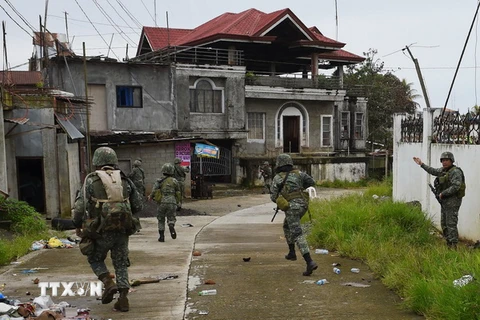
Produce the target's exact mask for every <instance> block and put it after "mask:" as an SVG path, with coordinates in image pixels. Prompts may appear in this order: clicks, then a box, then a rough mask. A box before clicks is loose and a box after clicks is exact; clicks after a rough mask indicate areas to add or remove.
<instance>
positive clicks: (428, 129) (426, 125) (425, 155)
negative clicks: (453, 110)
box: [420, 109, 435, 210]
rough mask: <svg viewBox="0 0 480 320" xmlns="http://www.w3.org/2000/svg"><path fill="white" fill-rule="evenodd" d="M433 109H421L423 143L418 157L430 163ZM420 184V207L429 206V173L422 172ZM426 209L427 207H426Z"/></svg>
mask: <svg viewBox="0 0 480 320" xmlns="http://www.w3.org/2000/svg"><path fill="white" fill-rule="evenodd" d="M434 112H435V110H432V109H423V137H422V139H423V143H422V155H421V157H420V159H422V161H423V162H425V163H426V164H428V165H429V166H431V165H432V133H433V113H434ZM420 179H421V184H422V194H423V197H422V198H423V199H425V203H424V204H423V203H422V208H430V199H431V196H430V193H431V191H430V187H428V183H429V182H430V175H429V174H422V175H421V176H420ZM427 210H428V209H427Z"/></svg>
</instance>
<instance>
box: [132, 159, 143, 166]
mask: <svg viewBox="0 0 480 320" xmlns="http://www.w3.org/2000/svg"><path fill="white" fill-rule="evenodd" d="M133 165H134V166H135V167H139V166H141V165H142V160H140V159H137V160H135V161H133Z"/></svg>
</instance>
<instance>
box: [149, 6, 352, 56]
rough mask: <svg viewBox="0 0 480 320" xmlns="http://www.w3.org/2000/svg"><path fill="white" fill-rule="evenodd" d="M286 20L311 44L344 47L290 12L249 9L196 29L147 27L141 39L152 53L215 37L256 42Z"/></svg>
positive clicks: (229, 14)
mask: <svg viewBox="0 0 480 320" xmlns="http://www.w3.org/2000/svg"><path fill="white" fill-rule="evenodd" d="M286 16H288V17H290V18H291V19H293V21H295V23H296V24H297V25H298V27H299V28H301V30H302V31H303V32H304V33H305V34H307V35H308V36H309V37H311V38H312V40H311V41H315V42H321V43H324V44H328V45H330V46H333V47H339V48H341V47H343V46H344V45H345V44H344V43H342V42H338V41H335V40H333V39H330V38H327V37H325V36H323V35H322V34H321V33H320V32H315V30H317V31H318V29H317V28H316V27H312V28H307V27H306V26H305V25H304V24H303V23H302V21H301V20H300V19H298V17H297V16H295V14H294V13H293V12H292V11H291V10H290V9H282V10H278V11H275V12H271V13H264V12H261V11H259V10H257V9H248V10H245V11H243V12H240V13H231V12H226V13H224V14H221V15H220V16H218V17H216V18H213V19H212V20H210V21H207V22H205V23H204V24H202V25H200V26H198V27H196V28H195V29H191V30H187V29H166V28H158V27H144V28H143V30H142V38H143V37H145V38H146V39H147V40H148V42H149V44H150V46H151V49H152V51H156V50H159V49H163V48H165V47H167V46H168V42H170V46H189V45H193V44H195V45H198V44H200V43H202V42H205V41H209V40H211V38H212V37H215V36H222V37H224V38H228V37H229V36H230V37H233V38H235V39H237V38H238V37H245V38H257V37H260V36H261V35H262V33H263V32H265V31H266V30H268V29H269V28H270V27H272V26H274V25H275V24H276V23H278V22H279V21H281V20H282V19H283V18H285V17H286Z"/></svg>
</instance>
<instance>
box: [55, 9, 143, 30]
mask: <svg viewBox="0 0 480 320" xmlns="http://www.w3.org/2000/svg"><path fill="white" fill-rule="evenodd" d="M48 16H49V17H52V18H57V19H62V20H65V17H60V16H56V15H53V14H49V15H48ZM68 21H77V22H83V23H91V22H90V21H87V20H81V19H74V18H68ZM93 23H94V24H96V25H102V26H110V24H109V23H104V22H93ZM121 27H122V28H128V27H129V26H121ZM138 29H141V28H138ZM109 34H111V33H109Z"/></svg>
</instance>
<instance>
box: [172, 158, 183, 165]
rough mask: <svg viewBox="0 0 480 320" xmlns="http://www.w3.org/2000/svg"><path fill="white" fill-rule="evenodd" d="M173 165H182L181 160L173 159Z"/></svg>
mask: <svg viewBox="0 0 480 320" xmlns="http://www.w3.org/2000/svg"><path fill="white" fill-rule="evenodd" d="M173 163H175V164H179V163H182V159H180V158H175V160H173Z"/></svg>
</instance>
